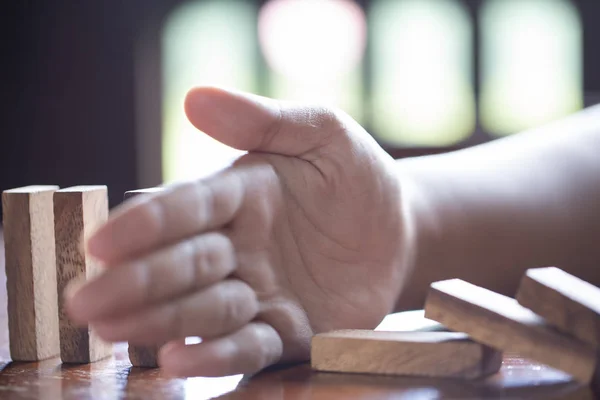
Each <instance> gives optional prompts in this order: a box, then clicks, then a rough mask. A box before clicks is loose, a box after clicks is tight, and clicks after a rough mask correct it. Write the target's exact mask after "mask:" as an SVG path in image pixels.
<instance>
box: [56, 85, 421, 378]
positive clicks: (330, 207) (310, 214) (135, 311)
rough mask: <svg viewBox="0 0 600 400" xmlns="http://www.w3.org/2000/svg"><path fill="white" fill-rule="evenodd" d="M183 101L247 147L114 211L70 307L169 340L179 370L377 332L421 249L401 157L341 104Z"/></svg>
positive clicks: (165, 356) (145, 337) (81, 317)
mask: <svg viewBox="0 0 600 400" xmlns="http://www.w3.org/2000/svg"><path fill="white" fill-rule="evenodd" d="M185 107H186V113H187V115H188V118H189V119H190V121H191V122H192V123H193V124H194V125H195V126H196V127H197V128H198V129H200V130H202V131H203V132H206V133H207V134H209V135H211V136H212V137H214V138H215V139H217V140H219V141H221V142H223V143H225V144H227V145H229V146H232V147H235V148H237V149H241V150H248V151H249V152H248V154H246V155H244V156H243V157H241V158H240V159H239V160H238V161H237V162H236V163H235V164H234V165H232V166H231V167H229V168H228V169H226V170H224V171H222V172H220V173H218V174H216V175H214V176H212V177H210V178H208V179H205V180H200V181H196V182H190V183H184V184H178V185H175V186H172V187H169V188H168V189H167V190H166V191H164V192H162V193H159V194H155V195H151V196H148V197H138V198H134V199H132V200H131V201H129V202H127V203H126V204H125V205H123V206H121V207H120V208H119V209H118V210H116V211H115V212H114V213H112V215H111V217H110V218H109V221H108V222H107V223H106V224H104V225H103V226H102V227H100V229H98V230H97V231H96V232H95V234H94V235H93V236H92V237H90V239H89V240H88V242H87V244H86V246H87V251H88V253H89V254H90V255H91V256H93V257H95V258H97V259H98V260H100V261H101V262H103V263H104V264H105V265H106V266H107V269H106V271H105V272H104V273H102V274H101V275H100V276H98V277H96V278H94V279H93V280H91V281H88V282H87V283H86V284H85V285H84V286H81V287H78V288H77V289H75V290H71V291H70V292H69V295H68V296H67V311H68V313H69V315H70V316H71V318H72V319H73V320H74V321H76V322H78V323H81V324H86V323H90V324H91V325H92V326H93V327H94V328H95V329H96V331H97V332H98V334H99V335H100V336H101V337H102V338H104V339H105V340H108V341H129V342H130V343H134V344H138V345H163V344H165V345H164V346H163V347H162V349H161V351H160V354H159V363H160V365H161V367H162V368H164V369H165V370H166V371H167V372H168V373H172V374H175V375H180V376H181V375H183V376H194V375H202V376H222V375H229V374H236V373H252V372H256V371H258V370H260V369H262V368H264V367H266V366H269V365H271V364H274V363H277V362H291V361H300V360H306V359H307V358H308V357H309V350H310V339H311V336H312V335H313V334H315V333H318V332H323V331H328V330H331V329H338V328H374V327H375V326H376V325H377V324H378V323H379V322H380V321H381V320H382V318H383V317H384V316H385V315H386V314H388V313H389V312H391V311H392V310H393V308H394V305H395V301H396V299H397V297H398V294H399V291H400V288H401V286H402V284H403V283H404V280H405V274H406V269H407V265H408V264H409V262H408V261H409V259H410V257H411V254H410V252H409V251H408V250H409V249H410V248H411V246H409V245H408V242H409V241H410V240H411V235H409V234H407V233H408V232H410V229H408V228H407V222H406V220H405V219H404V218H403V208H402V196H401V191H400V187H399V180H398V176H397V174H396V171H395V166H394V161H393V160H392V159H391V158H390V157H389V156H388V155H387V154H386V153H385V152H384V151H383V150H382V149H381V148H380V147H379V146H378V145H377V144H376V142H375V141H374V140H373V139H372V137H371V136H369V135H368V134H367V133H366V132H365V131H364V130H363V129H362V128H361V127H360V126H359V125H358V124H357V123H356V122H355V121H353V120H352V119H351V118H349V117H348V116H347V115H344V114H342V113H339V112H334V111H330V110H327V109H323V108H315V107H313V108H309V107H298V106H293V105H290V104H287V103H280V102H277V101H274V100H271V99H266V98H262V97H258V96H253V95H247V94H241V93H233V92H227V91H223V90H220V89H216V88H198V89H194V90H192V91H191V92H190V93H189V94H188V97H187V99H186V104H185ZM186 336H199V337H201V338H202V339H203V341H202V343H199V344H195V345H187V346H186V345H185V343H184V338H185V337H186Z"/></svg>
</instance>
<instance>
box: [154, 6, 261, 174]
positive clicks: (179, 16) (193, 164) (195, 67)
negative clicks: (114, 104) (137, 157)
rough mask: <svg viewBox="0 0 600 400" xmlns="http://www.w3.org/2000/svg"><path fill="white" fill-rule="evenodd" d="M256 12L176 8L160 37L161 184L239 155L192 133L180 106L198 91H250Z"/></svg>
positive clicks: (242, 8)
mask: <svg viewBox="0 0 600 400" xmlns="http://www.w3.org/2000/svg"><path fill="white" fill-rule="evenodd" d="M256 13H257V10H256V8H255V7H254V6H253V5H252V4H249V2H246V1H243V0H197V1H191V2H187V3H184V4H183V5H182V6H179V7H178V8H176V9H175V10H174V11H173V12H172V13H171V14H170V16H169V18H168V19H167V21H166V23H165V25H164V30H163V33H162V35H163V36H162V39H163V42H162V49H163V54H162V57H163V60H162V65H163V179H164V181H166V182H171V181H176V180H183V179H190V178H196V177H199V176H204V175H206V174H208V173H210V172H213V171H214V170H215V169H218V168H219V167H221V166H223V165H225V164H226V163H227V162H228V161H229V160H231V159H232V158H234V157H235V156H237V155H239V154H240V153H241V152H239V151H237V150H234V149H232V148H230V147H227V146H225V145H223V144H221V143H219V142H217V141H215V140H214V139H212V138H210V137H209V136H207V135H204V134H202V133H201V132H198V130H197V129H196V128H194V127H193V126H192V125H191V124H190V122H189V121H188V120H187V118H186V116H185V114H184V110H183V101H184V98H185V95H186V93H187V92H188V90H189V89H191V88H192V87H194V86H198V85H219V86H225V87H230V88H236V89H240V90H245V91H255V90H256V87H255V77H256V75H257V73H256V72H257V71H256V64H257V63H256V61H257V60H256V52H255V49H256V40H257V38H256Z"/></svg>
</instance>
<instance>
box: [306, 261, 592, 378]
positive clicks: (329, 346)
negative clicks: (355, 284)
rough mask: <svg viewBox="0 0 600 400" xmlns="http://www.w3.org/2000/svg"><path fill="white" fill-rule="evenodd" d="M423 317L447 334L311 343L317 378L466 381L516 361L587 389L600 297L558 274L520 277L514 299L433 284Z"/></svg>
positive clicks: (355, 336) (457, 283) (360, 335)
mask: <svg viewBox="0 0 600 400" xmlns="http://www.w3.org/2000/svg"><path fill="white" fill-rule="evenodd" d="M425 317H427V318H429V319H432V320H435V321H438V322H439V323H441V324H442V325H443V326H444V327H445V328H447V330H452V331H454V332H450V331H440V332H380V331H360V330H345V331H334V332H329V333H324V334H319V335H316V336H315V337H314V338H313V341H312V354H311V360H312V366H313V368H314V369H316V370H319V371H334V372H357V373H378V374H391V375H407V376H428V377H444V378H462V379H473V378H479V377H483V376H486V375H489V374H492V373H495V372H497V371H498V370H499V369H500V367H501V363H502V352H503V351H506V352H510V353H512V354H518V355H520V356H522V357H524V358H528V359H531V360H535V361H537V362H540V363H542V364H545V365H548V366H550V367H553V368H556V369H559V370H561V371H564V372H566V373H568V374H570V375H571V376H572V377H573V378H574V379H576V380H578V381H580V382H582V383H584V384H589V383H590V382H591V381H592V380H593V379H594V373H595V370H596V365H597V355H596V354H597V353H596V351H597V347H598V345H599V344H600V289H599V288H597V287H596V286H593V285H591V284H589V283H588V282H585V281H583V280H581V279H579V278H577V277H575V276H573V275H570V274H568V273H566V272H564V271H562V270H560V269H558V268H555V267H549V268H535V269H530V270H528V271H527V272H526V274H525V276H524V277H523V279H522V281H521V284H520V287H519V289H518V293H517V295H516V299H513V298H510V297H506V296H503V295H501V294H498V293H495V292H492V291H490V290H487V289H484V288H481V287H478V286H475V285H472V284H470V283H467V282H465V281H462V280H459V279H452V280H446V281H441V282H435V283H433V284H432V285H431V287H430V291H429V294H428V297H427V300H426V304H425Z"/></svg>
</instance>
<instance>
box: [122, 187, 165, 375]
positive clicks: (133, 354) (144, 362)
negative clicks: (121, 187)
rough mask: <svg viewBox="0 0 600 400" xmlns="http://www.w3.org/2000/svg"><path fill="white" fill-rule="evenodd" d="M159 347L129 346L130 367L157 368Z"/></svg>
mask: <svg viewBox="0 0 600 400" xmlns="http://www.w3.org/2000/svg"><path fill="white" fill-rule="evenodd" d="M162 190H163V188H161V187H155V188H148V189H138V190H129V191H127V192H125V194H124V195H123V200H127V199H129V198H131V197H134V196H138V195H142V194H152V193H157V192H161V191H162ZM159 349H160V346H137V345H133V344H130V345H129V350H128V352H129V361H130V362H131V365H133V366H134V367H144V368H155V367H158V350H159Z"/></svg>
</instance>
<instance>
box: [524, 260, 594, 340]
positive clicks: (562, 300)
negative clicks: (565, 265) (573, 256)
mask: <svg viewBox="0 0 600 400" xmlns="http://www.w3.org/2000/svg"><path fill="white" fill-rule="evenodd" d="M517 301H518V302H519V303H520V304H521V305H523V306H524V307H527V308H529V309H531V310H532V311H533V312H535V313H537V314H538V315H540V316H541V317H543V318H545V319H546V320H547V321H548V322H549V323H551V324H552V325H554V326H556V327H557V328H559V329H560V330H562V331H564V332H567V333H569V334H571V335H573V336H575V337H577V338H579V339H581V340H583V341H585V342H587V343H590V344H592V345H594V346H595V347H598V346H599V345H600V288H598V287H596V286H594V285H592V284H590V283H588V282H586V281H583V280H581V279H579V278H577V277H575V276H573V275H571V274H568V273H566V272H564V271H562V270H560V269H558V268H555V267H548V268H534V269H530V270H528V271H527V272H526V274H525V276H524V277H523V279H522V280H521V285H520V286H519V291H518V292H517Z"/></svg>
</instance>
